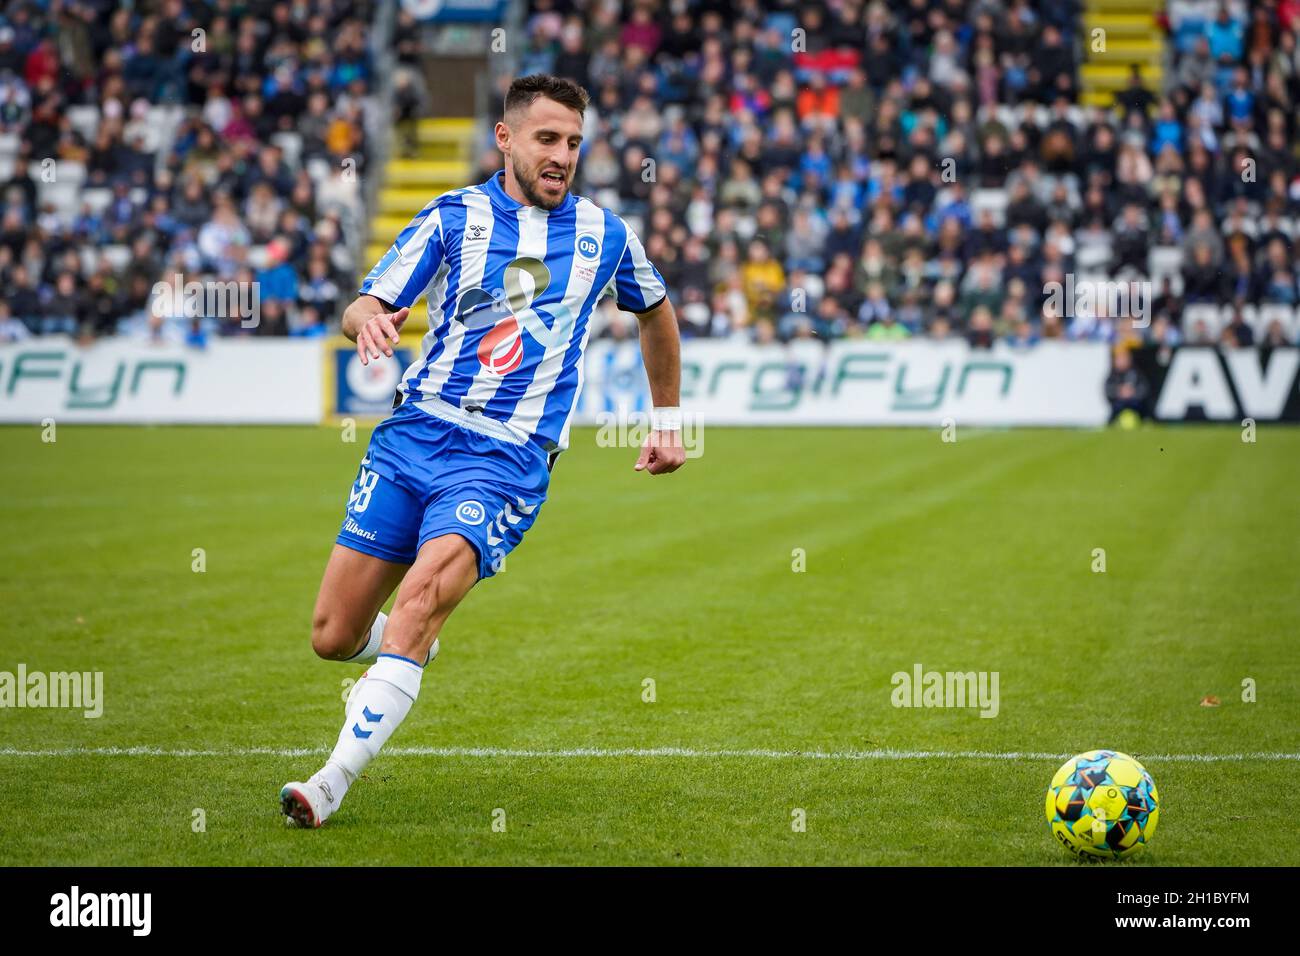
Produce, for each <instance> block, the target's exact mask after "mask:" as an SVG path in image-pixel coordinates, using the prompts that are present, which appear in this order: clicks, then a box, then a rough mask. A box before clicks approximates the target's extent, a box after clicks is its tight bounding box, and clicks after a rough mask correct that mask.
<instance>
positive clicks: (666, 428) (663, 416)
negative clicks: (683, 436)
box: [650, 406, 682, 432]
mask: <svg viewBox="0 0 1300 956" xmlns="http://www.w3.org/2000/svg"><path fill="white" fill-rule="evenodd" d="M650 430H651V431H656V432H679V431H681V430H682V410H681V409H680V408H677V407H676V406H674V407H672V408H655V409H653V410H651V412H650Z"/></svg>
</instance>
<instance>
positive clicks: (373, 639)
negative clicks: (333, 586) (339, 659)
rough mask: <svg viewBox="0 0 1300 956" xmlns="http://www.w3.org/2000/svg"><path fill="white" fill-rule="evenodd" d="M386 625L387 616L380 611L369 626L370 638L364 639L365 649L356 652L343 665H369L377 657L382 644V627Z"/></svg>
mask: <svg viewBox="0 0 1300 956" xmlns="http://www.w3.org/2000/svg"><path fill="white" fill-rule="evenodd" d="M387 623H388V615H387V614H385V613H384V612H383V611H380V612H379V613H378V614H376V615H375V620H374V623H373V624H371V625H370V636H369V637H368V638H366V645H365V647H363V648H361V650H359V651H357V652H356V653H355V654H353V655H352V656H351V657H349V658H348V659H347V660H345V661H344V662H343V663H344V664H369V663H372V662H373V661H375V660H376V659H377V658H378V657H379V647H380V645H381V644H383V642H384V625H385V624H387Z"/></svg>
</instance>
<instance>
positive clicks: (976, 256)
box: [0, 0, 1300, 345]
mask: <svg viewBox="0 0 1300 956" xmlns="http://www.w3.org/2000/svg"><path fill="white" fill-rule="evenodd" d="M523 2H524V3H525V4H526V18H525V33H526V39H525V43H524V49H523V50H522V51H521V52H518V51H517V55H518V64H517V67H516V72H518V73H528V72H535V71H547V72H556V73H559V74H562V75H566V76H570V77H572V78H573V79H576V80H578V81H579V82H581V83H582V84H583V85H584V86H586V87H587V88H588V89H589V90H590V91H591V93H592V108H591V110H590V112H589V115H588V130H587V134H588V135H587V137H586V141H587V146H586V147H584V156H583V160H582V164H581V166H580V169H579V183H578V184H577V185H578V189H579V190H580V191H581V192H584V193H586V194H588V195H591V196H592V197H593V198H594V199H596V200H597V201H598V202H601V203H602V204H605V205H607V206H609V207H610V208H613V209H615V210H616V211H619V212H620V213H622V214H623V215H625V216H627V217H628V218H629V219H631V220H632V221H633V223H634V225H636V226H637V227H638V228H639V229H640V231H641V233H642V235H643V237H644V238H645V241H646V246H647V250H648V251H649V253H650V255H651V257H652V258H653V260H654V261H655V262H656V263H657V264H658V266H659V268H660V270H661V271H662V272H663V274H664V276H665V278H666V280H667V281H668V284H669V287H670V292H671V293H672V295H673V297H674V300H675V301H676V303H677V304H678V312H679V315H680V317H681V321H682V328H683V332H684V334H686V335H689V336H741V337H747V338H751V339H753V340H755V341H759V342H767V341H775V340H789V339H792V338H799V337H818V338H823V339H833V338H838V337H844V336H866V337H868V338H872V339H882V340H901V339H907V338H911V337H917V336H924V337H928V338H931V339H944V338H950V337H963V338H966V339H968V340H969V341H970V342H972V343H973V344H975V345H989V344H991V343H993V342H995V341H1008V342H1012V343H1020V344H1032V343H1034V342H1036V341H1039V340H1041V339H1053V338H1058V339H1073V340H1090V341H1098V340H1100V341H1106V342H1112V343H1122V342H1140V341H1153V342H1160V343H1167V344H1176V343H1178V342H1179V341H1183V340H1187V341H1194V342H1209V341H1222V342H1224V343H1227V344H1233V345H1247V344H1252V343H1265V342H1267V343H1271V344H1283V343H1287V344H1290V343H1294V342H1296V340H1297V336H1298V335H1300V311H1298V310H1300V272H1298V270H1297V256H1296V254H1295V245H1294V243H1295V240H1296V233H1297V229H1298V228H1300V160H1298V156H1297V142H1298V140H1300V137H1298V136H1297V132H1298V131H1297V129H1296V116H1295V113H1296V110H1295V103H1296V102H1297V100H1298V99H1300V43H1298V42H1297V40H1298V38H1300V0H1261V2H1258V3H1255V4H1253V5H1247V4H1246V3H1244V2H1240V0H1233V2H1227V3H1222V4H1219V3H1216V2H1213V0H1171V2H1170V3H1169V4H1168V7H1167V10H1166V12H1165V14H1164V15H1163V18H1162V20H1161V21H1160V22H1161V24H1162V28H1163V30H1164V31H1165V34H1164V35H1165V37H1166V39H1167V45H1168V48H1169V51H1170V55H1169V58H1168V61H1167V62H1166V64H1165V70H1164V76H1165V82H1164V88H1163V89H1162V90H1158V91H1151V90H1148V89H1146V88H1145V87H1144V86H1143V85H1142V83H1141V79H1140V77H1138V76H1136V75H1135V76H1134V78H1133V80H1132V82H1131V84H1130V86H1129V88H1128V89H1126V90H1124V91H1123V92H1121V93H1120V94H1119V95H1118V97H1117V105H1116V107H1115V108H1114V109H1110V110H1102V109H1098V108H1092V107H1084V106H1081V105H1080V99H1081V98H1080V80H1081V71H1080V66H1081V62H1082V60H1083V57H1084V46H1083V44H1084V37H1083V32H1084V31H1083V22H1082V14H1081V12H1080V4H1079V3H1078V2H1077V0H1059V2H1028V0H871V2H864V0H829V2H826V3H820V2H804V0H630V2H626V3H620V2H617V0H523ZM373 15H374V9H373V5H372V4H371V3H370V2H368V0H364V2H359V3H352V2H350V0H293V2H287V0H286V2H276V0H212V2H210V3H202V2H197V0H144V2H142V3H140V4H138V5H121V4H118V3H116V2H112V0H28V2H9V3H7V4H6V5H5V7H4V10H3V14H2V15H0V281H2V282H3V287H4V289H5V295H4V296H3V297H2V298H0V341H3V340H8V339H15V338H19V337H23V336H27V335H31V334H42V333H70V334H76V335H79V336H82V337H95V336H103V335H110V334H122V335H129V336H137V337H143V338H150V339H155V340H184V341H190V342H193V343H201V342H202V341H204V340H205V339H206V338H207V337H208V336H210V335H213V334H223V335H224V334H230V335H246V334H261V335H286V334H287V335H316V334H321V333H322V332H324V331H325V330H326V329H327V328H328V326H329V324H330V323H331V322H332V321H333V320H334V319H335V318H336V316H337V313H338V310H339V309H340V308H341V306H342V305H343V304H346V301H347V299H348V297H349V296H350V293H351V290H352V288H353V287H354V283H355V279H356V276H357V275H358V273H359V272H360V271H364V269H365V268H366V267H367V266H368V265H369V263H360V262H357V261H356V260H355V253H354V251H355V250H357V249H359V248H360V247H361V242H360V240H361V238H362V232H363V231H364V229H365V216H364V210H363V209H362V198H361V191H360V188H359V183H360V181H361V176H362V174H363V173H364V172H365V169H366V163H367V159H368V158H369V157H370V156H371V153H372V151H371V149H370V146H369V143H370V140H371V138H372V137H373V135H374V134H375V130H376V128H377V124H379V123H382V122H388V121H389V118H388V117H386V116H381V115H379V114H380V113H381V112H382V111H381V110H380V109H379V106H378V103H377V98H376V97H375V95H374V89H373V80H374V64H372V63H371V59H370V53H369V51H368V48H367V39H368V30H369V24H370V22H371V19H372V17H373ZM401 16H402V17H404V18H406V17H407V15H406V14H404V13H403V14H401ZM409 27H410V21H409V18H408V19H406V21H405V22H404V23H400V24H399V27H398V31H397V36H398V38H399V39H398V41H397V43H396V46H395V49H394V54H395V56H396V57H397V59H399V60H401V61H403V62H407V63H414V62H415V61H416V59H417V57H418V56H419V49H418V41H417V40H416V35H417V31H415V30H412V29H410V28H409ZM499 166H500V157H499V155H498V154H496V153H495V151H494V150H487V151H486V153H485V155H484V157H483V161H482V167H483V168H482V169H480V170H479V173H480V176H481V178H486V176H487V175H488V173H489V172H490V171H491V170H493V169H497V168H499ZM386 238H387V237H385V240H386ZM175 276H183V278H184V282H186V283H192V282H194V281H198V282H200V283H202V282H232V281H233V282H239V283H244V284H247V283H252V282H256V284H257V287H258V289H259V290H260V304H261V315H260V320H259V321H258V322H257V323H255V324H253V326H252V327H248V326H249V324H248V323H246V322H244V321H242V318H243V317H242V316H239V315H225V316H212V315H205V316H203V317H196V318H193V319H189V318H186V317H185V316H183V315H176V314H164V315H160V314H158V313H159V309H158V308H157V307H156V304H157V298H158V297H157V296H155V295H154V289H155V287H156V284H157V283H159V282H172V281H173V277H175ZM1071 279H1073V280H1077V282H1078V283H1079V284H1082V283H1084V282H1086V281H1088V280H1099V279H1100V280H1107V281H1112V280H1113V281H1115V282H1124V283H1128V282H1130V281H1139V282H1145V283H1149V284H1150V285H1149V287H1148V288H1149V294H1148V295H1147V296H1146V297H1145V305H1146V307H1147V309H1146V315H1145V318H1147V319H1148V320H1149V322H1148V323H1147V324H1146V327H1145V328H1135V327H1134V326H1133V325H1132V324H1131V323H1129V322H1126V321H1124V320H1123V319H1122V317H1121V318H1118V319H1117V318H1116V317H1115V316H1112V315H1108V314H1107V313H1106V310H1105V308H1090V307H1087V306H1080V304H1079V303H1078V302H1075V301H1072V300H1070V299H1069V298H1068V297H1067V298H1066V299H1065V301H1064V308H1063V307H1062V304H1061V302H1062V300H1061V299H1060V298H1059V297H1056V298H1054V297H1053V296H1052V295H1051V293H1050V291H1049V290H1050V289H1052V288H1053V283H1061V284H1062V285H1065V284H1067V282H1068V281H1069V280H1071ZM1126 287H1127V286H1126ZM1132 288H1134V289H1136V288H1137V287H1132ZM177 298H178V297H177ZM1135 301H1141V300H1135ZM164 311H165V310H164ZM1142 324H1143V323H1138V325H1142Z"/></svg>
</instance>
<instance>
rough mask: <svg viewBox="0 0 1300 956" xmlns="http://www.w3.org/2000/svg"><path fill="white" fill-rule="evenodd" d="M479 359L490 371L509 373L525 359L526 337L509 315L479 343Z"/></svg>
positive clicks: (501, 373)
mask: <svg viewBox="0 0 1300 956" xmlns="http://www.w3.org/2000/svg"><path fill="white" fill-rule="evenodd" d="M478 360H479V362H480V363H482V365H483V367H484V368H485V369H487V370H488V371H489V372H494V373H496V374H497V375H509V374H510V373H511V372H513V371H514V370H515V369H517V368H519V365H520V363H522V362H523V360H524V337H523V335H522V334H520V330H519V323H518V322H517V321H515V317H514V316H513V315H512V316H509V317H508V318H505V319H502V320H501V321H500V322H498V323H497V324H496V325H494V326H493V327H492V328H491V330H489V332H488V333H487V335H485V336H483V338H482V339H481V340H479V343H478Z"/></svg>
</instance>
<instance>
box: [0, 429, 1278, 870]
mask: <svg viewBox="0 0 1300 956" xmlns="http://www.w3.org/2000/svg"><path fill="white" fill-rule="evenodd" d="M366 437H367V436H366V435H365V434H364V433H363V434H360V435H358V436H357V442H356V443H355V444H348V443H345V442H343V441H342V440H341V438H340V430H339V429H338V428H332V427H322V428H299V429H293V428H265V429H261V428H95V427H75V426H60V428H59V430H58V440H57V442H56V443H53V444H46V443H42V441H41V432H40V429H39V428H37V427H21V428H19V427H10V428H4V429H0V482H2V484H3V489H4V491H3V494H2V495H0V526H2V527H3V529H4V534H3V537H2V538H0V568H2V569H3V570H2V571H0V607H2V608H3V614H2V615H0V671H14V670H16V668H17V665H18V664H19V663H23V664H25V665H26V666H27V668H28V669H29V670H42V671H66V670H80V671H87V670H89V671H95V670H97V671H102V672H103V674H104V694H105V705H104V714H103V716H102V717H100V718H99V719H97V720H92V719H85V718H84V717H83V716H82V715H81V714H80V713H79V712H73V711H69V710H57V709H43V710H34V709H23V710H18V709H3V710H0V731H2V733H0V864H20V865H26V864H45V863H53V864H78V865H81V864H219V865H225V864H235V865H244V864H329V865H338V864H385V863H394V864H396V863H401V864H462V863H469V864H516V863H518V864H939V865H961V864H985V865H987V864H1012V865H1075V864H1073V863H1072V862H1071V861H1070V859H1069V858H1068V857H1067V856H1066V854H1065V853H1064V852H1063V851H1062V850H1061V848H1060V847H1058V846H1057V845H1056V844H1055V843H1054V841H1053V839H1052V837H1051V835H1050V833H1049V830H1048V827H1047V825H1046V823H1045V821H1044V818H1043V794H1044V791H1045V788H1046V787H1047V784H1048V782H1049V780H1050V778H1051V776H1052V773H1053V771H1054V770H1055V769H1056V767H1057V766H1058V765H1059V763H1060V762H1061V760H1060V759H1058V758H1057V757H1056V756H1055V755H1056V754H1061V755H1063V756H1064V755H1068V754H1073V753H1076V752H1079V751H1083V750H1089V749H1093V748H1098V747H1109V748H1113V749H1117V750H1123V751H1126V752H1128V753H1131V754H1133V755H1135V756H1137V757H1138V758H1139V759H1141V760H1143V761H1144V762H1145V764H1146V766H1147V768H1148V769H1149V770H1150V771H1151V772H1152V774H1153V776H1154V777H1155V779H1156V783H1157V785H1158V786H1159V789H1160V796H1161V803H1162V809H1161V820H1160V825H1159V829H1158V832H1157V833H1156V835H1155V839H1154V841H1153V843H1152V846H1151V847H1150V848H1148V849H1147V851H1146V852H1145V853H1143V854H1141V855H1139V856H1138V857H1137V858H1136V859H1135V860H1134V861H1133V863H1132V864H1127V863H1125V864H1120V865H1137V866H1152V865H1189V864H1190V865H1269V864H1271V865H1296V864H1300V849H1298V848H1297V844H1296V842H1295V840H1294V839H1292V838H1290V837H1289V836H1287V834H1289V833H1291V832H1292V829H1291V828H1292V827H1293V825H1294V805H1293V803H1292V801H1291V799H1290V796H1291V794H1292V792H1293V791H1292V789H1291V788H1292V786H1293V785H1294V781H1295V775H1296V771H1297V769H1298V768H1300V764H1298V763H1297V762H1296V759H1295V756H1294V755H1295V753H1296V752H1297V751H1300V745H1298V744H1297V728H1300V663H1298V662H1297V655H1296V647H1297V635H1300V574H1298V573H1297V564H1296V559H1297V544H1296V542H1297V541H1298V540H1300V508H1297V505H1296V501H1297V499H1296V475H1297V471H1296V463H1297V461H1300V431H1288V430H1286V429H1282V428H1268V427H1264V428H1262V429H1261V430H1260V432H1259V436H1258V441H1257V442H1256V443H1254V444H1247V443H1243V442H1242V441H1241V434H1240V432H1239V431H1238V430H1237V429H1235V428H1231V427H1224V428H1213V427H1185V428H1154V427H1153V428H1144V429H1140V430H1137V431H1132V432H1118V431H1055V430H1023V431H986V432H976V431H969V430H967V431H961V432H959V433H958V441H957V442H956V443H955V444H952V443H944V442H942V441H941V440H940V435H939V432H938V431H937V430H936V431H922V430H902V431H893V430H830V429H825V430H823V429H806V430H758V429H755V430H739V429H723V428H711V429H708V430H707V432H706V433H705V439H706V442H705V447H704V455H703V457H701V458H699V459H696V460H691V461H689V462H688V463H687V466H686V468H685V469H684V470H683V471H681V472H680V473H679V474H677V475H675V476H673V477H667V478H648V477H646V476H645V475H637V474H634V473H633V470H632V465H633V462H634V460H635V454H636V453H635V450H633V449H609V448H598V447H597V443H596V436H595V432H594V430H591V429H587V430H576V431H575V434H574V436H573V442H572V446H573V447H572V449H571V450H570V451H569V452H568V453H567V454H566V455H565V456H564V457H563V459H562V460H561V461H560V463H559V465H558V466H557V468H556V472H555V475H554V479H553V481H552V486H551V492H550V499H549V501H548V502H547V504H546V505H545V507H544V508H543V510H542V513H541V517H540V520H539V522H538V524H537V525H536V527H535V528H534V529H533V530H532V531H531V532H530V533H529V534H528V536H527V537H526V538H525V540H524V543H523V545H522V546H521V547H520V548H519V549H518V550H517V551H516V552H515V553H514V554H512V555H511V556H510V557H509V559H508V561H507V565H506V568H505V569H504V571H503V573H501V574H500V575H499V576H498V577H496V578H495V579H493V580H490V581H488V582H486V583H484V584H482V585H480V586H479V587H477V588H476V589H475V591H474V592H473V593H471V595H470V596H469V598H468V599H467V600H466V602H465V603H464V604H463V605H462V606H461V608H460V609H459V610H458V611H457V612H456V613H455V614H454V615H453V616H452V618H451V621H450V622H449V624H448V626H447V628H446V629H445V630H444V631H443V634H442V647H443V650H442V656H441V657H440V658H439V660H438V661H437V662H436V663H435V664H434V665H433V667H431V668H430V671H429V673H428V674H427V675H426V677H425V680H424V686H423V690H422V694H421V698H420V701H419V702H418V704H417V706H416V708H415V709H414V711H413V712H412V715H411V717H410V718H409V719H408V720H407V721H406V723H405V724H404V725H403V726H402V728H401V729H400V730H399V731H398V733H397V734H396V735H395V737H394V738H393V740H392V741H391V743H390V747H392V748H397V749H399V750H400V749H401V748H406V752H405V753H395V754H381V756H380V757H379V759H378V760H376V761H375V763H374V764H372V765H371V767H370V769H369V770H368V771H367V773H366V775H365V777H364V778H363V779H362V780H361V781H360V782H359V783H358V784H357V785H356V786H355V787H354V788H353V790H352V792H351V794H350V795H349V797H348V800H347V802H346V803H345V804H344V806H343V809H342V810H341V811H340V812H339V813H338V814H337V815H336V816H335V817H334V818H332V819H331V820H330V821H329V823H328V824H327V825H326V826H325V828H324V829H322V830H319V831H315V832H303V831H294V830H288V829H286V828H285V827H284V826H283V824H282V818H281V817H280V814H279V808H278V803H277V799H276V797H277V792H278V789H279V787H280V785H281V784H282V783H283V782H285V781H286V780H290V779H304V778H305V777H306V776H307V775H308V774H310V773H311V772H312V771H313V770H314V769H315V768H316V767H317V765H318V763H319V761H320V759H321V757H320V755H319V754H318V753H317V752H315V751H316V750H318V749H320V748H327V747H328V746H330V745H332V743H333V741H334V738H335V736H336V734H337V733H338V729H339V725H340V723H341V718H342V697H341V695H342V692H343V682H344V681H345V680H347V679H349V678H354V677H355V676H356V675H357V674H358V673H359V671H360V668H357V667H348V666H344V665H340V664H335V663H326V662H323V661H320V660H317V659H316V658H315V657H314V656H313V655H312V653H311V650H310V646H309V635H308V629H309V617H310V613H311V608H312V603H313V601H314V598H315V594H316V588H317V584H318V582H319V578H320V572H321V569H322V567H323V565H324V562H325V558H326V556H327V554H328V552H329V549H330V547H331V544H332V542H333V538H334V535H335V533H336V532H337V529H338V525H339V522H340V520H341V517H342V513H343V507H344V504H345V501H346V497H347V491H348V487H349V485H350V483H351V481H352V479H353V477H354V476H355V471H356V466H357V462H358V461H359V459H360V457H361V455H362V454H363V451H364V448H365V444H364V443H365V440H366ZM196 548H202V549H204V552H205V556H206V570H205V571H204V572H203V573H196V572H195V571H194V570H192V562H193V560H194V559H193V557H192V555H193V551H194V549H196ZM1096 548H1104V549H1105V560H1106V570H1105V573H1094V572H1093V570H1092V566H1093V562H1094V558H1093V551H1094V549H1096ZM795 549H803V551H804V553H805V554H806V570H804V571H802V572H798V571H795V570H793V569H792V566H793V564H794V563H795V561H796V558H795V554H794V552H795ZM918 663H919V664H921V665H922V666H923V667H924V668H925V669H927V670H938V671H971V670H974V671H990V672H991V671H997V672H998V673H999V675H1000V701H999V712H998V714H997V716H996V717H994V718H992V719H987V718H981V717H980V716H979V715H978V713H977V712H976V711H975V710H971V709H961V710H959V709H909V708H896V707H894V706H892V704H891V691H892V687H891V675H892V674H894V673H895V672H897V671H911V669H912V668H913V666H914V665H915V664H918ZM647 678H651V679H653V680H654V682H655V684H654V690H655V700H654V701H653V702H646V701H644V700H643V693H644V690H643V688H644V684H643V682H644V681H645V680H646V679H647ZM1246 678H1250V679H1252V680H1253V681H1254V682H1255V687H1256V690H1255V693H1256V696H1257V699H1256V700H1255V701H1254V702H1246V701H1243V700H1242V682H1243V680H1245V679H1246ZM1207 695H1215V696H1217V697H1218V698H1220V700H1221V701H1222V703H1221V705H1220V706H1218V707H1205V706H1201V700H1202V698H1204V697H1206V696H1207ZM132 747H135V748H156V750H157V751H158V752H157V753H149V752H144V753H139V752H137V753H134V754H127V755H122V754H111V753H104V752H102V750H103V749H105V748H132ZM297 748H305V749H309V750H311V751H313V752H311V753H307V754H305V755H293V754H292V751H293V750H295V749H297ZM421 748H425V749H427V750H428V751H431V752H424V753H421V752H420V749H421ZM476 748H477V749H479V750H480V751H486V752H475V750H476ZM588 748H589V749H591V750H595V751H598V753H595V754H589V755H585V756H584V755H574V754H573V751H575V750H583V749H588ZM656 748H682V749H683V750H685V751H688V752H689V753H685V754H673V753H662V752H661V753H645V752H644V751H654V750H655V749H656ZM87 750H89V751H92V752H81V751H87ZM623 750H631V751H638V752H637V753H632V754H623V755H619V754H617V753H610V751H623ZM190 751H197V752H198V753H189V752H190ZM720 751H728V752H730V753H725V754H724V753H719V752H720ZM882 751H888V752H893V753H892V754H882V753H881V752H882ZM503 752H505V753H503ZM736 752H740V753H736ZM767 752H770V753H767ZM793 752H798V753H799V754H802V755H794V753H793ZM809 752H815V753H819V754H830V755H838V756H830V757H824V758H817V757H810V756H807V754H808V753H809ZM927 753H929V754H934V755H933V756H926V755H925V754H927ZM1008 754H1022V755H1023V756H1008ZM1286 755H1291V756H1290V757H1289V758H1288V757H1287V756H1286ZM1204 756H1220V757H1222V756H1227V757H1230V758H1232V759H1222V760H1212V761H1205V760H1194V759H1187V758H1191V757H1204ZM850 758H856V759H850ZM196 810H201V811H202V815H201V817H202V822H203V826H202V827H199V826H198V825H197V823H196V821H197V820H198V819H199V818H200V817H199V815H198V814H196V812H195V811H196ZM498 810H500V811H504V823H505V828H504V832H498V831H497V830H494V828H493V821H494V812H495V811H498ZM796 810H802V811H804V813H805V815H806V829H805V830H804V832H797V831H796V830H795V829H794V827H793V826H792V821H793V820H794V811H796ZM495 818H496V819H498V820H499V819H502V815H501V814H500V813H495ZM196 831H198V832H196Z"/></svg>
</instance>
